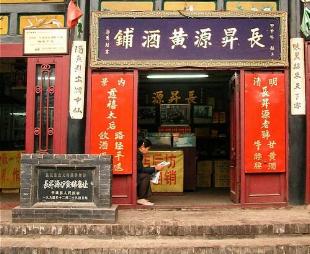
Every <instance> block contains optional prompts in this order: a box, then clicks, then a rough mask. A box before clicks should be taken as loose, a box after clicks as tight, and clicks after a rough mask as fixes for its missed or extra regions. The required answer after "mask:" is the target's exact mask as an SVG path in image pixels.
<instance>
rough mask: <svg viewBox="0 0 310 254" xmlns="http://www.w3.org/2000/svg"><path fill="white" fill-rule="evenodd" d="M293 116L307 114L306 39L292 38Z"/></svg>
mask: <svg viewBox="0 0 310 254" xmlns="http://www.w3.org/2000/svg"><path fill="white" fill-rule="evenodd" d="M290 49H291V114H292V115H305V114H306V94H305V60H304V39H303V38H291V40H290Z"/></svg>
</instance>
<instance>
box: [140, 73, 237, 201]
mask: <svg viewBox="0 0 310 254" xmlns="http://www.w3.org/2000/svg"><path fill="white" fill-rule="evenodd" d="M153 74H155V75H157V74H159V75H162V74H163V75H164V76H165V75H177V76H176V77H174V76H168V77H167V76H166V77H160V76H155V77H156V78H150V77H152V75H153ZM193 74H194V75H196V74H199V75H200V74H203V75H202V76H201V77H199V76H198V77H194V76H186V75H193ZM178 75H183V76H181V77H178ZM233 75H234V72H233V71H205V72H201V71H199V72H198V71H197V72H195V71H182V72H180V71H175V72H156V71H152V72H151V71H148V72H142V73H139V84H138V91H139V92H138V135H139V136H140V137H141V136H142V137H146V138H148V139H150V140H151V142H152V149H151V150H154V151H171V150H182V151H183V156H184V169H183V170H184V172H183V186H181V189H178V191H177V192H175V191H173V188H172V191H171V192H169V191H168V192H167V191H166V190H165V188H162V189H161V188H159V190H158V187H155V191H154V190H153V193H154V195H153V198H152V201H154V202H155V203H156V204H157V205H181V204H182V205H190V206H193V205H194V206H200V205H208V204H218V203H220V204H223V203H225V204H231V201H230V198H229V184H230V179H229V151H230V132H229V127H230V119H229V116H230V108H229V107H230V106H229V105H230V86H229V83H230V80H231V78H232V76H233ZM164 171H165V170H164ZM164 171H163V173H162V177H164V176H163V174H166V173H165V172H164ZM166 171H169V169H166ZM162 184H165V182H164V179H163V182H162ZM166 184H167V183H166ZM169 184H171V182H169ZM174 184H176V182H175V183H174ZM177 184H179V183H177ZM172 197H173V198H172Z"/></svg>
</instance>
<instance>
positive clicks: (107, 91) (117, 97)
mask: <svg viewBox="0 0 310 254" xmlns="http://www.w3.org/2000/svg"><path fill="white" fill-rule="evenodd" d="M133 86H134V75H133V73H96V74H93V75H92V90H91V113H90V117H91V120H90V123H91V126H90V153H94V154H110V155H113V174H130V173H132V162H133V153H132V150H133V149H132V148H133V147H132V146H133V118H134V117H133V99H134V88H133Z"/></svg>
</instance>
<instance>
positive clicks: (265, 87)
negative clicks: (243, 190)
mask: <svg viewBox="0 0 310 254" xmlns="http://www.w3.org/2000/svg"><path fill="white" fill-rule="evenodd" d="M285 90H286V89H285V79H284V73H279V72H278V73H275V72H251V73H246V74H245V105H244V111H245V113H244V118H245V127H244V128H245V129H244V140H245V142H244V143H245V144H244V150H245V154H244V158H245V159H244V160H245V172H246V173H266V172H268V173H272V172H285V171H286V147H287V140H286V126H287V120H286V107H287V105H286V104H287V103H286V93H285Z"/></svg>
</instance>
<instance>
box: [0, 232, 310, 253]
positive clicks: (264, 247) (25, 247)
mask: <svg viewBox="0 0 310 254" xmlns="http://www.w3.org/2000/svg"><path fill="white" fill-rule="evenodd" d="M0 253H1V254H12V253H23V254H28V253H29V254H32V253H36V254H58V253H59V254H71V253H72V254H86V253H87V254H99V253H100V254H102V253H104V254H112V253H113V254H155V253H159V254H164V253H168V254H187V253H188V254H209V253H210V254H211V253H212V254H225V253H232V254H233V253H238V254H243V253H247V254H252V253H269V254H271V253H274V254H309V253H310V236H309V235H306V236H298V237H292V236H289V237H276V238H274V237H267V238H266V237H259V238H255V239H221V240H219V239H216V240H206V239H203V238H198V239H197V238H184V237H183V238H178V237H161V238H157V239H156V240H154V239H152V238H137V237H124V238H115V239H91V238H87V237H68V236H66V237H49V236H40V237H35V238H29V237H27V238H26V237H2V238H1V249H0Z"/></svg>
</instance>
